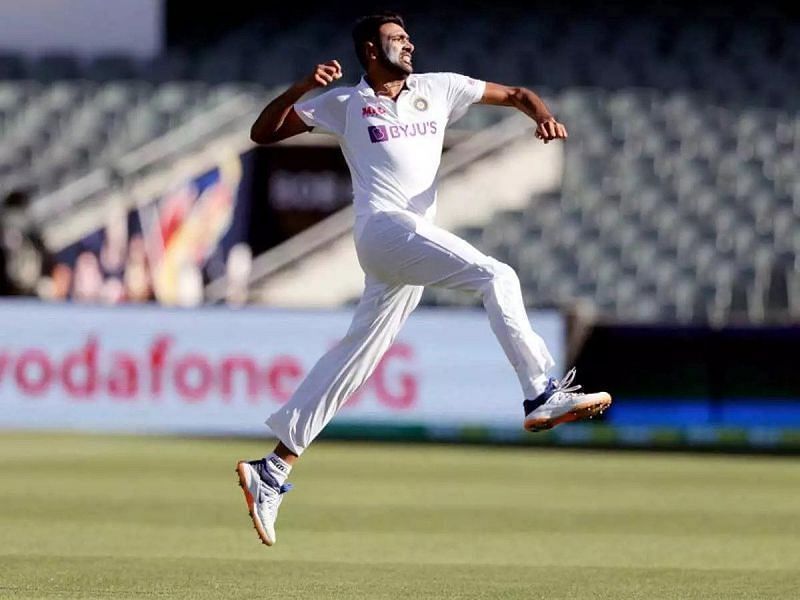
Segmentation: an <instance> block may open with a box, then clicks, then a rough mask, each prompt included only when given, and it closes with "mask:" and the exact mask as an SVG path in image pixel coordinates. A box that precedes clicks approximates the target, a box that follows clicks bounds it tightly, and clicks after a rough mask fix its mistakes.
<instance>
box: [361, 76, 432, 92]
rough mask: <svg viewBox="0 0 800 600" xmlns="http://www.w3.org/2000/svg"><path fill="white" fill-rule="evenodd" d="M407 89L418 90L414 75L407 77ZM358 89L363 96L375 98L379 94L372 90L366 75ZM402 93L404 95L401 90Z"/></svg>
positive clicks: (362, 77)
mask: <svg viewBox="0 0 800 600" xmlns="http://www.w3.org/2000/svg"><path fill="white" fill-rule="evenodd" d="M405 87H407V88H408V89H409V90H414V89H416V88H417V76H416V75H414V74H413V73H412V74H411V75H409V76H408V77H406V84H405ZM356 89H358V93H359V94H361V95H362V96H367V97H373V98H374V97H376V96H377V94H376V93H375V90H373V89H372V86H371V85H370V84H369V83H367V76H366V75H362V76H361V81H359V82H358V85H357V86H356ZM401 93H402V90H401Z"/></svg>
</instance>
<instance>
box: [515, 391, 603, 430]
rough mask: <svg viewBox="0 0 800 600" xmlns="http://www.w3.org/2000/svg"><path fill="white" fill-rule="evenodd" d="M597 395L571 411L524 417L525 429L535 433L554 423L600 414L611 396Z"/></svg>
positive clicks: (588, 417)
mask: <svg viewBox="0 0 800 600" xmlns="http://www.w3.org/2000/svg"><path fill="white" fill-rule="evenodd" d="M597 395H598V397H597V398H595V399H593V400H588V401H586V402H584V403H583V404H579V405H578V406H576V407H575V408H573V409H572V410H571V411H569V412H566V413H564V414H563V415H559V416H557V417H551V418H549V419H546V418H539V419H525V423H524V426H525V429H526V430H527V431H531V432H533V433H536V432H537V431H547V430H548V429H552V428H553V427H555V426H556V425H561V424H563V423H570V422H572V421H580V420H582V419H592V418H594V417H596V416H598V415H602V414H603V413H604V412H605V411H606V409H607V408H608V407H609V406H611V396H610V395H609V394H607V393H605V392H600V393H599V394H597Z"/></svg>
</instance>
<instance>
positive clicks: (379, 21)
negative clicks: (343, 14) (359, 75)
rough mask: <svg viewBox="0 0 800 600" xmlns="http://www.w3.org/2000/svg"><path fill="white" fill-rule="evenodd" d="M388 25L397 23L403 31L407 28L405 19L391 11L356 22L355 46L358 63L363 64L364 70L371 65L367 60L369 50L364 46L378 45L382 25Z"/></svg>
mask: <svg viewBox="0 0 800 600" xmlns="http://www.w3.org/2000/svg"><path fill="white" fill-rule="evenodd" d="M386 23H395V24H396V25H400V27H402V28H403V29H405V28H406V24H405V21H403V17H401V16H400V15H398V14H397V13H395V12H389V11H386V12H382V13H379V14H375V15H367V16H365V17H361V18H359V19H358V20H357V21H356V23H355V25H353V44H355V48H356V56H357V57H358V62H360V63H361V66H362V67H364V69H366V68H367V65H368V64H369V60H367V50H366V48H365V47H364V45H365V44H366V43H367V42H372V43H374V44H378V43H379V42H380V36H379V34H378V32H379V30H380V28H381V25H384V24H386Z"/></svg>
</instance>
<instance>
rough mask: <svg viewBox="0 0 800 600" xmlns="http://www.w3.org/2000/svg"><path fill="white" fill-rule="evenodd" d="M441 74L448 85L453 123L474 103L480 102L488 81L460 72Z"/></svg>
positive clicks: (451, 120) (448, 97) (449, 105)
mask: <svg viewBox="0 0 800 600" xmlns="http://www.w3.org/2000/svg"><path fill="white" fill-rule="evenodd" d="M441 76H442V79H443V83H444V84H445V86H446V97H447V106H448V109H449V111H450V119H449V120H450V122H451V123H452V122H453V121H456V120H458V119H460V118H461V117H463V116H464V115H465V114H466V112H467V110H468V109H469V107H470V106H471V105H472V104H475V103H476V102H480V100H481V99H482V98H483V92H484V90H486V82H485V81H481V80H479V79H473V78H472V77H467V76H465V75H459V74H458V73H442V74H441Z"/></svg>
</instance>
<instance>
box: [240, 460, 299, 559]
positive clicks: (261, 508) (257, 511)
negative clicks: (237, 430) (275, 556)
mask: <svg viewBox="0 0 800 600" xmlns="http://www.w3.org/2000/svg"><path fill="white" fill-rule="evenodd" d="M266 462H267V461H266V459H263V458H262V459H261V460H251V461H240V462H239V463H238V464H237V465H236V473H237V474H238V475H239V485H240V486H241V488H242V491H243V492H244V498H245V501H246V502H247V509H248V511H249V512H250V518H251V519H253V525H254V526H255V528H256V532H257V533H258V537H259V538H261V542H262V543H263V544H266V545H267V546H272V545H273V544H274V543H275V539H276V538H275V520H276V519H277V518H278V508H280V505H281V502H282V501H283V495H284V494H285V493H286V492H288V491H289V490H290V489H292V484H291V483H284V484H283V485H281V484H279V483H278V482H277V481H275V479H274V478H273V477H272V475H270V474H269V472H268V471H267V466H266Z"/></svg>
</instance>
